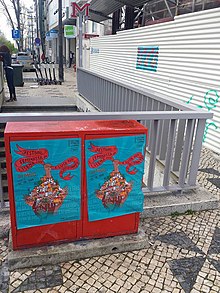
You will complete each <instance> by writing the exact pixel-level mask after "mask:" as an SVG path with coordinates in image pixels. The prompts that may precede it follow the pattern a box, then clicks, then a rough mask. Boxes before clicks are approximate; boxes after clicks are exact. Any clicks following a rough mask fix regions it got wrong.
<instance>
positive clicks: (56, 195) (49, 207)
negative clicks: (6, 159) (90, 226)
mask: <svg viewBox="0 0 220 293" xmlns="http://www.w3.org/2000/svg"><path fill="white" fill-rule="evenodd" d="M10 148H11V156H12V174H13V186H14V201H15V209H16V223H17V229H24V228H30V227H35V226H42V225H48V224H55V223H61V222H69V221H75V220H79V219H80V201H81V200H80V198H81V193H80V191H81V187H80V178H81V176H80V169H81V166H80V162H81V140H80V139H79V138H64V139H49V140H29V141H16V142H11V143H10Z"/></svg>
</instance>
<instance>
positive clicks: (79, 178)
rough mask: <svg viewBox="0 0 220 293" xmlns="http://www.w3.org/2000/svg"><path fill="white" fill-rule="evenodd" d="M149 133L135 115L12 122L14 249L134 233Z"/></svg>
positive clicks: (9, 138)
mask: <svg viewBox="0 0 220 293" xmlns="http://www.w3.org/2000/svg"><path fill="white" fill-rule="evenodd" d="M146 137H147V129H146V128H145V127H144V126H143V125H141V124H140V123H138V122H136V121H133V120H118V121H115V120H114V121H51V122H46V123H45V122H9V123H7V126H6V129H5V146H6V160H7V174H8V186H9V199H10V215H11V230H12V240H13V249H21V248H27V247H32V246H40V245H46V244H52V243H58V242H64V241H75V240H80V239H94V238H104V237H109V236H116V235H125V234H131V233H136V232H137V231H138V225H139V213H140V212H141V211H142V210H143V200H144V197H143V193H142V189H141V187H142V178H143V173H144V158H145V148H146Z"/></svg>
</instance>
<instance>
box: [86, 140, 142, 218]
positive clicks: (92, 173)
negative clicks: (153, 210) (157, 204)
mask: <svg viewBox="0 0 220 293" xmlns="http://www.w3.org/2000/svg"><path fill="white" fill-rule="evenodd" d="M145 145H146V136H145V135H135V136H120V137H114V138H100V139H91V140H86V142H85V147H86V178H87V196H88V215H89V221H97V220H102V219H107V218H112V217H116V216H122V215H126V214H132V213H135V212H141V211H142V210H143V201H144V196H143V193H142V189H141V187H142V178H143V173H144V153H145Z"/></svg>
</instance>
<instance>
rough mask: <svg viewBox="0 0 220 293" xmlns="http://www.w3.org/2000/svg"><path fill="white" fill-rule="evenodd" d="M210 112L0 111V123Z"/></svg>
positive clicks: (192, 116) (207, 114)
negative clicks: (71, 112)
mask: <svg viewBox="0 0 220 293" xmlns="http://www.w3.org/2000/svg"><path fill="white" fill-rule="evenodd" d="M212 117H213V114H212V113H211V112H205V111H201V110H199V111H197V112H192V111H166V112H160V111H150V112H149V111H132V112H131V111H128V112H126V111H125V112H95V113H94V112H86V113H82V112H79V113H78V112H77V113H73V114H70V113H64V112H50V113H47V114H46V115H45V112H35V113H0V123H7V122H9V121H10V122H19V121H51V120H58V121H62V120H70V121H71V120H72V121H75V120H112V119H114V120H132V119H133V120H152V119H153V120H170V119H208V118H212Z"/></svg>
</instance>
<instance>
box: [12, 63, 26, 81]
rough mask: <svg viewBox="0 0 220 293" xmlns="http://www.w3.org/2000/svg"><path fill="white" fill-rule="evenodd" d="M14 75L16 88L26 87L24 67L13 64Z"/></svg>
mask: <svg viewBox="0 0 220 293" xmlns="http://www.w3.org/2000/svg"><path fill="white" fill-rule="evenodd" d="M11 67H12V68H13V75H14V86H24V80H23V67H24V66H23V65H21V64H12V65H11Z"/></svg>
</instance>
